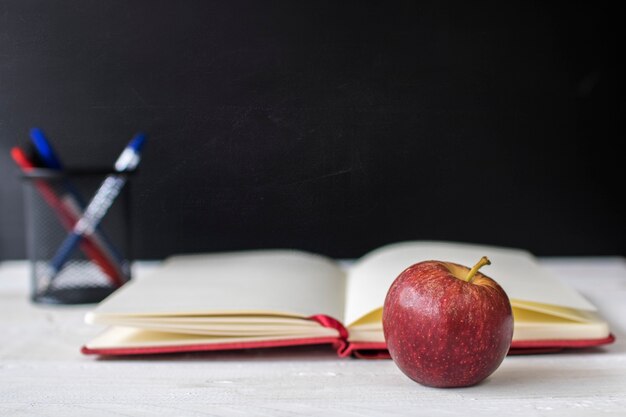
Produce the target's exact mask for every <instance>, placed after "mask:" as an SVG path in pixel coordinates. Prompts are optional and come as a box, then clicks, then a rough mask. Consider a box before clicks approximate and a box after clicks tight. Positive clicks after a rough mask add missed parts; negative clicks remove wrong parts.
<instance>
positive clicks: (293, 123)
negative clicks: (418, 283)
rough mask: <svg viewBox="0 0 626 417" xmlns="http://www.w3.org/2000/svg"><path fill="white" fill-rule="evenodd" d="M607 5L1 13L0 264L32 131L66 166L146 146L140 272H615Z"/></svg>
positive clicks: (18, 233) (152, 4) (32, 9)
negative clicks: (574, 267) (609, 261)
mask: <svg viewBox="0 0 626 417" xmlns="http://www.w3.org/2000/svg"><path fill="white" fill-rule="evenodd" d="M620 16H621V15H620V14H618V13H617V9H614V8H612V6H609V3H604V2H579V3H570V2H567V3H566V2H563V3H560V4H556V3H546V4H542V3H541V2H539V3H536V2H528V1H523V2H490V3H482V4H480V5H478V4H476V3H474V2H463V1H453V2H436V1H434V2H430V1H429V2H425V1H400V2H398V1H379V2H362V1H349V2H338V1H328V2H327V1H319V0H316V1H308V0H305V1H220V2H215V1H206V0H200V1H195V0H193V1H192V0H188V1H182V2H174V1H162V0H151V1H137V0H115V1H95V0H81V1H64V2H50V1H43V0H38V1H30V0H29V1H25V0H4V1H2V2H0V176H1V183H0V257H2V258H5V259H7V258H19V257H23V256H24V247H25V245H24V238H23V230H24V225H23V215H22V210H23V209H22V204H23V203H22V197H21V195H22V194H21V189H20V182H19V179H18V171H17V169H16V168H15V167H14V165H13V163H12V161H11V160H10V158H9V156H8V152H9V149H10V147H11V146H13V145H15V144H20V143H24V142H25V141H26V140H27V138H28V130H29V129H30V128H31V127H33V126H39V127H41V128H43V129H44V130H45V131H46V132H47V134H48V135H49V136H50V138H51V140H53V141H54V143H55V145H56V147H57V150H58V152H59V153H60V154H61V155H62V156H63V158H64V160H65V163H66V165H68V166H72V167H98V168H102V167H104V168H106V167H109V166H111V165H112V163H113V161H114V160H115V158H116V156H117V154H118V153H119V152H120V151H121V149H122V148H123V147H124V145H125V144H126V142H127V141H128V140H129V139H130V138H131V136H132V135H133V134H134V133H135V132H137V131H139V130H142V131H145V132H146V133H147V134H148V135H149V143H148V144H147V145H146V149H145V155H144V160H143V162H142V165H141V167H140V172H138V174H137V175H136V177H135V178H133V183H132V187H133V201H132V209H133V217H132V221H133V225H134V229H133V230H134V245H135V254H136V255H137V256H138V257H141V258H160V257H163V256H166V255H169V254H171V253H178V252H197V251H214V250H232V249H247V248H265V247H294V248H301V249H306V250H312V251H316V252H320V253H324V254H328V255H331V256H336V257H353V256H359V255H362V254H363V253H364V252H366V251H367V250H370V249H373V248H374V247H376V246H379V245H382V244H385V243H388V242H393V241H397V240H404V239H450V240H459V241H472V242H479V243H488V244H502V245H510V246H518V247H524V248H527V249H529V250H532V251H533V252H535V253H537V254H538V255H575V254H588V255H609V254H622V255H623V254H625V251H624V249H625V246H626V245H625V236H626V234H625V233H624V231H625V230H626V228H625V220H624V219H625V216H624V215H623V213H624V210H623V208H622V207H621V205H620V204H618V201H619V200H620V197H619V196H620V194H621V193H622V191H623V177H624V174H623V167H622V156H621V155H620V154H619V153H618V152H617V151H616V150H615V148H614V144H615V143H616V142H620V141H621V140H623V139H624V127H623V126H624V125H623V122H622V117H623V114H624V100H623V92H624V83H623V79H624V73H625V72H624V67H623V64H621V63H620V62H619V61H620V56H621V54H622V51H623V49H624V48H623V46H624V45H623V41H622V40H621V39H622V38H623V32H624V29H623V27H624V25H623V23H622V22H621V18H620Z"/></svg>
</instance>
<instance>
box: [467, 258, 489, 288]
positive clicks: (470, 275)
mask: <svg viewBox="0 0 626 417" xmlns="http://www.w3.org/2000/svg"><path fill="white" fill-rule="evenodd" d="M485 265H491V261H490V260H489V258H487V257H486V256H483V257H482V258H480V261H478V262H477V263H476V265H474V267H473V268H472V269H470V271H469V272H468V273H467V276H466V277H465V281H467V282H472V281H473V280H474V277H475V276H476V272H478V270H479V269H480V268H482V267H483V266H485Z"/></svg>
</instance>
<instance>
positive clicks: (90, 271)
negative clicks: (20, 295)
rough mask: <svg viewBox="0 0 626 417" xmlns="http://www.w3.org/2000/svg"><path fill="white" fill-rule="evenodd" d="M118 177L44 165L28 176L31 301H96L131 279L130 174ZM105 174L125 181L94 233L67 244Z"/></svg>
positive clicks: (27, 218)
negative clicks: (62, 170) (60, 169)
mask: <svg viewBox="0 0 626 417" xmlns="http://www.w3.org/2000/svg"><path fill="white" fill-rule="evenodd" d="M111 175H114V176H115V177H110V176H111ZM120 175H121V174H119V173H112V172H102V171H72V172H59V171H53V170H46V169H36V170H32V171H30V172H29V173H27V174H24V176H23V179H24V198H25V207H26V246H27V253H28V259H29V263H30V267H31V280H32V285H31V299H32V301H34V302H36V303H45V304H90V303H97V302H99V301H101V300H102V299H104V298H105V297H107V296H108V295H109V294H111V293H112V292H113V291H115V290H116V289H117V288H119V287H121V286H122V285H123V284H124V283H126V282H127V281H128V280H129V279H130V277H131V273H130V263H131V253H130V250H131V242H130V239H131V230H130V227H131V222H130V195H131V192H130V178H129V177H128V176H127V175H126V174H123V175H124V176H120ZM107 178H119V179H122V180H123V181H124V183H123V187H122V188H121V190H120V192H119V194H118V195H117V196H116V198H115V199H114V200H113V203H112V204H111V206H110V207H109V208H108V210H106V213H105V214H104V217H103V218H102V220H101V222H100V223H98V226H97V227H96V228H95V229H94V230H93V232H89V231H87V232H85V233H83V234H80V238H77V239H76V240H75V243H74V244H73V245H69V246H68V245H67V243H68V242H67V241H68V240H71V238H68V236H69V235H70V233H71V232H72V230H74V231H75V230H76V229H75V226H76V223H77V222H78V221H79V219H80V218H81V217H82V216H83V215H84V211H85V208H86V206H87V205H88V204H89V203H90V201H91V200H92V198H93V197H94V195H95V194H96V193H97V192H98V189H99V188H100V186H101V185H102V184H103V182H104V181H105V180H106V179H107ZM64 244H65V245H64ZM62 245H64V246H63V248H65V249H68V248H69V250H64V249H63V248H62Z"/></svg>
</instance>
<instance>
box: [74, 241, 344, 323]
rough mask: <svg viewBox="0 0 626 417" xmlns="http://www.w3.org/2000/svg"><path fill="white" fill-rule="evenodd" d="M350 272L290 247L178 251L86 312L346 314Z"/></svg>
mask: <svg viewBox="0 0 626 417" xmlns="http://www.w3.org/2000/svg"><path fill="white" fill-rule="evenodd" d="M344 296H345V273H344V272H343V271H342V270H341V269H340V268H339V267H338V265H337V264H335V263H334V262H333V261H332V260H330V259H327V258H325V257H322V256H318V255H313V254H308V253H304V252H299V251H290V250H263V251H249V252H232V253H218V254H198V255H182V256H175V257H172V258H170V259H168V260H166V261H165V262H164V263H163V265H162V266H161V267H159V268H158V269H157V270H156V271H155V272H153V273H152V274H151V275H150V276H147V277H145V278H144V279H142V280H138V281H134V282H130V283H128V284H126V285H124V286H123V287H122V288H121V289H119V290H118V291H116V292H115V293H114V294H112V295H111V296H110V297H108V298H107V299H105V300H104V301H102V302H101V303H100V304H99V305H98V306H97V307H96V309H95V310H94V311H92V312H91V313H89V314H88V315H87V317H86V319H87V321H90V322H98V321H99V320H98V319H99V318H102V317H103V316H109V317H110V316H112V315H132V314H204V313H215V314H231V313H256V314H291V315H295V316H302V317H308V316H310V315H314V314H327V315H330V316H332V317H335V318H336V319H338V320H341V319H342V318H343V310H344Z"/></svg>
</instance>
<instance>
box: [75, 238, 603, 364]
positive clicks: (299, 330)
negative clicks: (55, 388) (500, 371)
mask: <svg viewBox="0 0 626 417" xmlns="http://www.w3.org/2000/svg"><path fill="white" fill-rule="evenodd" d="M481 256H488V257H489V259H490V260H491V262H492V264H491V265H490V266H487V267H485V268H483V269H482V270H481V272H483V273H484V274H486V275H488V276H490V277H491V278H493V279H495V280H496V281H497V282H498V283H499V284H500V285H501V286H502V287H503V288H504V290H505V291H506V292H507V294H508V295H509V298H510V299H511V304H512V306H513V314H514V322H515V328H514V335H513V344H512V348H511V352H512V353H515V352H520V353H521V352H536V351H547V350H555V349H556V350H559V349H563V348H572V347H586V346H595V345H601V344H606V343H610V342H612V341H613V336H612V335H611V334H610V331H609V328H608V325H607V323H606V322H605V321H604V320H603V319H602V318H601V317H600V316H598V314H597V312H596V308H595V307H594V306H593V305H592V304H590V303H589V302H588V301H587V300H586V299H584V298H583V297H582V296H581V295H580V294H579V293H577V292H576V291H575V290H573V289H572V288H570V287H568V286H566V285H564V284H563V283H562V282H560V281H559V280H558V279H556V278H555V277H553V276H551V275H550V274H548V273H547V272H546V271H545V270H543V269H542V268H541V267H540V266H539V265H538V263H537V261H536V259H535V258H534V257H533V256H532V255H531V254H529V253H528V252H526V251H523V250H518V249H509V248H501V247H491V246H482V245H475V244H466V243H453V242H431V241H413V242H402V243H397V244H392V245H388V246H384V247H381V248H379V249H376V250H374V251H372V252H370V253H368V254H366V255H365V256H363V257H362V258H361V259H359V260H357V261H356V262H354V263H352V264H351V265H350V266H348V267H345V265H343V266H342V264H340V263H338V262H336V261H334V260H332V259H329V258H327V257H323V256H320V255H316V254H312V253H308V252H302V251H293V250H261V251H247V252H231V253H214V254H197V255H180V256H173V257H171V258H169V259H167V260H166V261H164V263H163V264H162V266H160V267H159V268H158V269H157V270H156V271H155V272H153V273H152V275H150V276H148V277H145V278H144V279H142V280H138V281H135V282H130V283H128V284H126V285H125V286H124V287H122V288H121V289H119V290H117V291H116V292H115V293H114V294H112V295H111V296H110V297H108V298H107V299H106V300H104V301H103V302H101V303H100V304H99V305H98V306H97V307H96V308H95V309H94V310H93V311H91V312H89V313H88V314H87V316H86V321H87V322H89V323H94V324H104V325H107V326H109V327H108V329H107V330H106V331H105V332H104V333H103V334H101V335H100V336H99V337H96V338H95V339H93V340H91V341H90V342H89V343H87V344H86V345H85V346H84V347H83V352H84V353H87V354H101V355H127V354H149V353H166V352H182V351H203V350H226V349H243V348H256V347H270V346H290V345H305V344H331V345H333V346H334V347H335V349H337V352H338V354H339V355H340V356H347V355H350V354H354V355H356V356H360V357H385V356H387V352H386V350H385V340H384V337H383V331H382V306H383V303H384V299H385V295H386V293H387V290H388V288H389V286H390V285H391V283H392V282H393V280H394V279H395V278H396V277H397V276H398V274H399V273H400V272H402V271H403V270H404V269H405V268H406V267H408V266H410V265H412V264H413V263H416V262H419V261H423V260H429V259H435V260H443V261H452V262H456V263H459V264H462V265H467V266H472V265H474V264H475V263H476V261H477V260H478V259H480V257H481Z"/></svg>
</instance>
